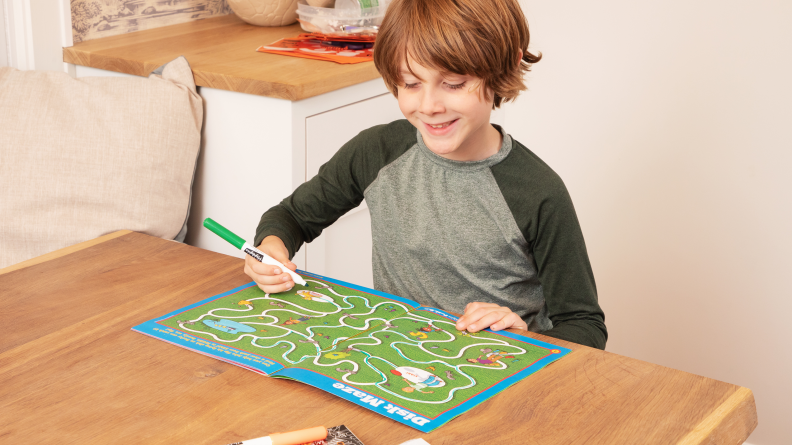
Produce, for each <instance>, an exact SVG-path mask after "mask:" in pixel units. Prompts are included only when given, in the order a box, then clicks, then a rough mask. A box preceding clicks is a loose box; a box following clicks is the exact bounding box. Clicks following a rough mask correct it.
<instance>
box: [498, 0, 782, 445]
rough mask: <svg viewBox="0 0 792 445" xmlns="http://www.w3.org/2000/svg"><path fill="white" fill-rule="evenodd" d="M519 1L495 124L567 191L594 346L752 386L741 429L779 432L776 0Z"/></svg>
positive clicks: (777, 440)
mask: <svg viewBox="0 0 792 445" xmlns="http://www.w3.org/2000/svg"><path fill="white" fill-rule="evenodd" d="M521 2H522V5H523V9H524V11H525V13H526V16H527V18H528V22H529V24H530V26H531V33H532V41H531V43H532V44H531V47H532V48H533V49H536V50H539V51H541V52H542V53H543V54H544V59H543V60H542V61H541V62H539V63H538V64H536V65H535V66H534V70H533V72H532V74H531V75H530V79H529V83H528V86H529V89H530V91H528V92H527V93H524V95H523V96H521V97H520V98H519V99H518V101H517V102H516V103H515V104H513V105H510V106H508V108H507V111H506V128H507V130H508V131H509V132H510V133H511V134H512V135H513V136H515V137H516V138H517V140H519V141H521V142H523V143H524V144H526V145H527V146H528V147H529V148H531V149H532V150H533V151H534V152H536V153H537V154H538V155H539V156H540V157H542V158H543V159H544V160H545V161H546V162H548V163H549V164H550V165H551V166H552V167H553V168H554V169H555V170H556V171H557V172H558V173H559V174H560V175H561V177H562V178H564V180H565V182H566V184H567V187H568V188H569V190H570V193H571V195H572V199H573V201H574V203H575V206H576V209H577V212H578V216H579V217H580V220H581V224H582V227H583V232H584V235H585V237H586V242H587V246H588V249H589V254H590V256H591V261H592V265H593V268H594V273H595V277H596V279H597V284H598V290H599V295H600V302H601V304H602V306H603V309H604V310H605V314H606V324H607V326H608V330H609V333H610V340H609V341H608V347H607V349H608V350H609V351H612V352H615V353H618V354H623V355H626V356H630V357H635V358H638V359H642V360H646V361H649V362H653V363H658V364H661V365H665V366H669V367H672V368H676V369H681V370H684V371H688V372H692V373H695V374H699V375H703V376H707V377H711V378H715V379H718V380H722V381H726V382H730V383H734V384H738V385H740V386H746V387H748V388H750V389H752V390H753V391H754V394H755V397H756V401H757V409H758V413H759V427H758V428H757V429H756V431H755V432H754V434H753V435H751V438H750V442H751V443H753V444H754V445H765V444H790V443H792V422H790V420H792V353H790V347H791V346H792V345H791V344H790V343H791V341H792V320H790V316H791V315H792V286H790V280H789V278H788V277H790V276H792V271H790V269H792V267H790V266H792V130H790V129H791V128H792V86H791V85H792V75H791V74H790V73H792V2H788V1H770V0H761V1H757V0H754V1H750V2H749V1H742V2H738V1H722V0H721V1H716V0H703V1H696V2H691V1H690V0H667V1H664V2H635V1H629V0H604V1H599V2H589V1H583V0H568V1H561V2H548V1H539V0H521ZM788 274H789V275H788Z"/></svg>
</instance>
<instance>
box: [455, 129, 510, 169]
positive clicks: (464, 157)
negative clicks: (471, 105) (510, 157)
mask: <svg viewBox="0 0 792 445" xmlns="http://www.w3.org/2000/svg"><path fill="white" fill-rule="evenodd" d="M464 145H465V148H464V149H463V150H458V151H457V152H455V153H452V154H451V155H450V156H443V157H444V158H447V159H451V160H453V161H463V162H475V161H482V160H484V159H487V158H489V157H490V156H493V155H494V154H496V153H497V152H499V151H500V149H501V147H502V146H503V134H502V133H501V132H500V131H499V130H498V129H497V128H495V127H494V126H492V124H491V123H487V124H486V125H485V126H484V128H482V129H481V130H480V131H478V132H476V133H475V134H472V135H471V136H470V137H469V138H468V139H467V140H466V141H465V142H464Z"/></svg>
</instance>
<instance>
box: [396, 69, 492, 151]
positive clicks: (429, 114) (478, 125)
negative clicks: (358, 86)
mask: <svg viewBox="0 0 792 445" xmlns="http://www.w3.org/2000/svg"><path fill="white" fill-rule="evenodd" d="M409 63H410V67H411V68H412V70H413V72H415V74H416V75H417V76H418V77H416V76H414V75H413V74H411V73H410V71H409V70H408V69H407V64H406V63H402V67H401V75H402V80H403V82H404V84H403V85H399V86H398V92H399V96H398V100H399V108H400V109H401V112H402V114H404V117H406V118H407V120H409V121H410V123H412V124H413V125H414V126H415V127H416V128H418V131H420V132H421V136H422V137H423V140H424V142H425V143H426V146H427V147H428V148H429V150H431V151H432V152H434V153H435V154H437V155H440V156H442V157H444V158H447V159H452V160H455V161H479V160H482V159H486V158H488V157H490V156H492V155H494V154H495V153H497V152H498V150H500V146H501V134H500V132H499V131H498V130H496V129H495V128H494V127H492V125H490V123H489V120H490V113H492V103H493V100H494V97H493V96H492V94H491V93H490V92H487V93H486V94H484V93H483V92H482V91H481V90H482V89H483V85H482V84H481V79H479V78H477V77H473V76H469V75H461V74H445V75H443V74H442V73H440V72H439V71H437V70H434V69H431V68H426V67H424V66H422V65H421V64H419V63H418V62H416V61H415V60H412V59H409Z"/></svg>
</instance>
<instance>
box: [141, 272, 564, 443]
mask: <svg viewBox="0 0 792 445" xmlns="http://www.w3.org/2000/svg"><path fill="white" fill-rule="evenodd" d="M298 272H299V273H300V274H301V275H302V276H303V278H305V280H306V282H307V283H308V286H301V285H295V286H294V288H292V290H290V291H288V292H283V293H279V294H267V293H265V292H263V291H262V290H261V289H259V288H258V287H257V286H256V285H255V283H252V282H251V283H249V284H246V285H243V286H240V287H237V288H236V289H231V290H230V291H228V292H224V293H222V294H220V295H215V296H213V297H210V298H207V299H205V300H203V301H199V302H197V303H195V304H192V305H190V306H187V307H185V308H182V309H179V310H176V311H174V312H171V313H170V314H167V315H164V316H162V317H159V318H156V319H154V320H150V321H147V322H145V323H143V324H141V325H138V326H135V327H134V328H132V329H133V330H135V331H137V332H140V333H143V334H146V335H150V336H152V337H155V338H158V339H161V340H164V341H167V342H169V343H172V344H175V345H178V346H182V347H184V348H187V349H190V350H192V351H195V352H199V353H201V354H205V355H208V356H211V357H215V358H217V359H219V360H223V361H226V362H229V363H233V364H235V365H238V366H241V367H243V368H246V369H249V370H251V371H255V372H258V373H261V374H264V375H267V376H270V377H280V378H287V379H293V380H297V381H300V382H303V383H307V384H309V385H313V386H315V387H317V388H319V389H322V390H325V391H327V392H329V393H332V394H334V395H336V396H338V397H341V398H344V399H346V400H348V401H350V402H352V403H356V404H358V405H360V406H363V407H365V408H368V409H370V410H372V411H374V412H376V413H378V414H381V415H383V416H386V417H389V418H391V419H393V420H395V421H397V422H401V423H403V424H405V425H409V426H411V427H413V428H415V429H418V430H420V431H423V432H430V431H432V430H434V429H436V428H438V427H440V426H441V425H443V424H445V423H446V422H448V421H449V420H451V419H453V418H454V417H457V416H459V415H461V414H463V413H465V412H466V411H468V410H470V409H472V408H473V407H475V406H476V405H478V404H480V403H482V402H484V401H485V400H487V399H489V398H490V397H493V396H495V395H496V394H498V393H499V392H501V391H503V390H505V389H506V388H508V387H509V386H511V385H513V384H515V383H517V382H518V381H520V380H522V379H524V378H526V377H528V376H529V375H531V374H533V373H535V372H536V371H538V370H540V369H542V368H543V367H545V366H547V365H548V364H549V363H552V362H553V361H555V360H558V359H560V358H561V357H563V356H564V355H566V354H568V353H569V352H570V350H569V349H566V348H562V347H558V346H555V345H552V344H549V343H544V342H541V341H539V340H535V339H533V338H530V337H526V336H521V335H516V334H512V333H509V332H505V331H498V332H494V331H491V330H489V329H487V330H485V331H480V332H476V333H470V332H467V331H458V330H457V329H456V328H455V325H456V321H457V318H458V317H456V316H454V315H451V314H449V313H446V312H444V311H442V310H439V309H435V308H428V307H421V306H420V305H419V304H418V303H416V302H414V301H411V300H408V299H406V298H402V297H397V296H395V295H389V294H386V293H383V292H379V291H376V290H373V289H368V288H365V287H361V286H356V285H353V284H349V283H345V282H343V281H338V280H334V279H331V278H326V277H322V276H319V275H314V274H310V273H307V272H303V271H298Z"/></svg>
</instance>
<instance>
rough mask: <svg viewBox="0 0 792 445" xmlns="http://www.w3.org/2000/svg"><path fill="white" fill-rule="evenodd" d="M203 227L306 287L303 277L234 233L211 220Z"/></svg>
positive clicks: (208, 219)
mask: <svg viewBox="0 0 792 445" xmlns="http://www.w3.org/2000/svg"><path fill="white" fill-rule="evenodd" d="M204 227H206V228H207V229H209V230H211V231H212V232H214V233H215V234H216V235H218V236H219V237H220V238H223V239H224V240H226V241H228V242H229V243H231V245H232V246H234V247H236V248H237V249H239V250H241V251H243V252H245V253H246V254H248V255H250V256H252V257H253V258H254V259H255V260H257V261H259V262H262V263H264V264H269V265H272V266H280V268H281V270H282V271H284V272H286V273H287V274H289V275H291V277H292V280H294V282H295V283H297V284H302V285H303V286H308V283H306V282H305V280H303V277H301V276H299V275H297V274H296V273H294V272H292V270H291V269H289V268H288V267H286V266H284V265H283V264H282V263H281V262H280V261H278V260H276V259H275V258H272V257H271V256H269V255H267V254H266V253H264V252H262V251H260V250H258V249H256V248H255V247H253V246H251V245H250V244H248V243H247V242H246V241H245V240H243V239H242V238H240V237H238V236H236V234H234V232H232V231H230V230H228V229H226V228H225V227H223V226H221V225H220V224H218V223H217V222H216V221H215V220H213V219H212V218H206V219H205V220H204Z"/></svg>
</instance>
